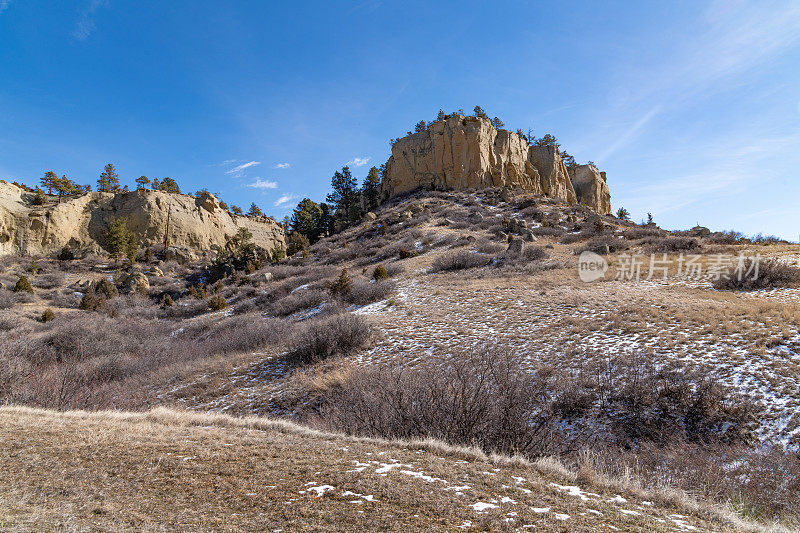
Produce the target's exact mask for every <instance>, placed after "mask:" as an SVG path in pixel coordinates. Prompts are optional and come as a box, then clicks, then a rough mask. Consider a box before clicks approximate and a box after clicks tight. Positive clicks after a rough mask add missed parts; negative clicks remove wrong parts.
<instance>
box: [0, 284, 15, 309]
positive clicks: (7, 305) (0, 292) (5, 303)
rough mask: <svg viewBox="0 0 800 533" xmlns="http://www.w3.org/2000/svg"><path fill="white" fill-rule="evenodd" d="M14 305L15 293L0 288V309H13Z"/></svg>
mask: <svg viewBox="0 0 800 533" xmlns="http://www.w3.org/2000/svg"><path fill="white" fill-rule="evenodd" d="M12 307H14V295H13V294H12V293H11V291H8V290H6V289H0V309H11V308H12Z"/></svg>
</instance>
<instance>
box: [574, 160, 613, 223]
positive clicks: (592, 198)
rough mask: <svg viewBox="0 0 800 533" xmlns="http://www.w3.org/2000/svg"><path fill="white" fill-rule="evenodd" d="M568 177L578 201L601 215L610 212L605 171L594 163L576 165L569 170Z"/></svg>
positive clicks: (609, 196)
mask: <svg viewBox="0 0 800 533" xmlns="http://www.w3.org/2000/svg"><path fill="white" fill-rule="evenodd" d="M569 178H570V181H572V188H573V189H575V195H576V196H577V198H578V203H580V204H582V205H585V206H587V207H591V208H592V209H594V210H595V211H597V212H598V213H600V214H601V215H610V214H611V191H610V190H609V188H608V184H607V183H606V173H605V172H600V171H599V170H597V168H595V166H594V165H578V166H576V167H573V168H571V169H570V170H569Z"/></svg>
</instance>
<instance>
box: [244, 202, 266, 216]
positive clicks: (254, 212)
mask: <svg viewBox="0 0 800 533" xmlns="http://www.w3.org/2000/svg"><path fill="white" fill-rule="evenodd" d="M247 215H248V216H251V217H263V216H264V212H263V211H261V208H260V207H258V206H257V205H256V203H255V202H253V203H252V204H250V210H249V211H248V212H247Z"/></svg>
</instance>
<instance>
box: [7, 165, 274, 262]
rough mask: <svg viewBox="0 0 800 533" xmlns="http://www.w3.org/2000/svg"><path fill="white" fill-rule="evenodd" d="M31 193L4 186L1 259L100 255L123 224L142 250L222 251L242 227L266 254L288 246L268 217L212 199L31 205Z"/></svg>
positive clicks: (143, 194) (139, 195) (101, 199)
mask: <svg viewBox="0 0 800 533" xmlns="http://www.w3.org/2000/svg"><path fill="white" fill-rule="evenodd" d="M32 196H33V195H32V194H31V193H29V192H27V191H25V190H24V189H22V188H20V187H18V186H16V185H13V184H10V183H7V182H5V181H0V254H28V255H54V254H57V253H58V252H60V251H61V250H62V249H63V248H64V247H68V248H70V249H72V250H73V251H75V252H79V253H84V252H94V253H102V252H103V246H104V245H105V242H104V241H105V235H106V233H107V231H108V227H109V225H110V224H111V222H113V221H114V220H116V219H125V220H127V222H128V226H129V227H130V229H131V230H132V231H134V232H135V233H136V234H137V235H138V236H139V238H140V245H142V246H149V245H153V244H160V243H163V242H164V236H165V232H166V233H167V237H168V240H169V243H170V245H172V246H180V247H186V248H190V249H192V250H195V251H205V250H209V249H212V248H214V247H222V246H224V245H225V243H226V242H227V240H229V239H230V238H231V237H233V236H234V235H235V234H236V232H237V231H238V230H239V228H247V229H248V230H250V232H251V233H252V234H253V242H255V244H257V245H258V246H261V247H263V248H265V249H268V250H270V249H272V248H273V247H274V246H276V245H279V246H285V238H284V233H283V228H282V226H281V225H280V224H278V223H277V222H275V220H273V219H272V218H269V217H258V218H253V217H246V216H237V215H233V214H231V213H229V212H228V211H226V210H224V209H222V208H221V207H220V206H219V203H218V202H217V199H216V198H214V196H213V195H210V194H207V195H201V196H200V197H198V198H194V197H192V196H188V195H184V194H171V193H166V192H162V191H131V192H123V193H117V194H112V193H100V192H91V193H88V194H85V195H83V196H80V197H77V198H67V199H65V200H63V201H62V202H61V203H56V204H54V203H52V202H48V203H47V204H46V205H44V206H35V205H33V204H32Z"/></svg>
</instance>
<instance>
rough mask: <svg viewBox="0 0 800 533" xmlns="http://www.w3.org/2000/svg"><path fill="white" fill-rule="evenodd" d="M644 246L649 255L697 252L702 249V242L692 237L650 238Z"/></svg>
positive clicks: (645, 240) (644, 242)
mask: <svg viewBox="0 0 800 533" xmlns="http://www.w3.org/2000/svg"><path fill="white" fill-rule="evenodd" d="M642 244H643V245H644V251H645V252H646V253H649V254H668V253H679V252H696V251H698V250H700V248H701V245H700V241H698V240H697V239H694V238H691V237H649V238H646V239H644V240H643V241H642Z"/></svg>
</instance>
